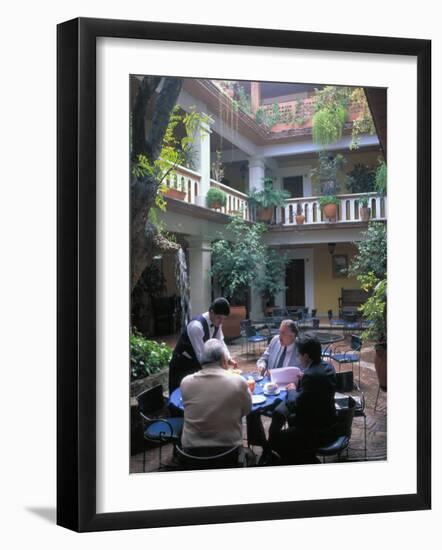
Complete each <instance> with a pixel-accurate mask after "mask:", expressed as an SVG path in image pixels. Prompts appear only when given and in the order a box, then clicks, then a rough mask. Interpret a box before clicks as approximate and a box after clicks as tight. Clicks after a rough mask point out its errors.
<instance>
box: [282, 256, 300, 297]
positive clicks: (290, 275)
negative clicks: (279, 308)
mask: <svg viewBox="0 0 442 550" xmlns="http://www.w3.org/2000/svg"><path fill="white" fill-rule="evenodd" d="M285 285H286V287H287V289H286V291H285V304H286V306H305V265H304V260H303V259H297V260H290V261H289V263H288V264H287V268H286V272H285Z"/></svg>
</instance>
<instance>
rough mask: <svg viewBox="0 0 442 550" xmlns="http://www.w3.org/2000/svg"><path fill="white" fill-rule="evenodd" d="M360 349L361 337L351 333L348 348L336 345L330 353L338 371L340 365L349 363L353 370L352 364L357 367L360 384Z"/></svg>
mask: <svg viewBox="0 0 442 550" xmlns="http://www.w3.org/2000/svg"><path fill="white" fill-rule="evenodd" d="M361 349H362V338H361V337H360V336H358V335H357V334H352V335H351V341H350V349H345V348H342V346H340V345H337V346H336V347H335V349H334V351H333V353H332V354H331V355H330V359H332V360H333V361H336V363H338V365H339V371H341V365H351V369H352V371H353V368H354V365H356V364H357V365H358V367H359V375H358V380H359V385H360V384H361Z"/></svg>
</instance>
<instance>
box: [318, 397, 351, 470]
mask: <svg viewBox="0 0 442 550" xmlns="http://www.w3.org/2000/svg"><path fill="white" fill-rule="evenodd" d="M355 406H356V402H355V400H354V399H353V398H352V397H351V396H349V399H348V407H346V408H343V409H340V410H337V411H336V414H337V420H336V424H335V425H334V426H333V427H332V429H331V431H332V432H334V433H335V435H336V438H335V439H334V440H333V441H332V442H331V443H329V444H328V445H323V446H321V447H319V448H318V449H317V450H316V454H317V455H319V456H321V457H322V462H324V463H325V457H326V456H333V455H338V460H339V462H340V461H341V455H342V453H343V452H344V451H345V450H346V451H347V456H348V445H349V443H350V438H351V427H352V424H353V418H354V414H355Z"/></svg>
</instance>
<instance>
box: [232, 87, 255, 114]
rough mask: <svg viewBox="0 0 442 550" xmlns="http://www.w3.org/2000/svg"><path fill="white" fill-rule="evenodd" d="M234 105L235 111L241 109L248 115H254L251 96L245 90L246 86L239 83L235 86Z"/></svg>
mask: <svg viewBox="0 0 442 550" xmlns="http://www.w3.org/2000/svg"><path fill="white" fill-rule="evenodd" d="M233 105H234V109H235V110H238V109H241V110H242V111H244V112H245V113H247V114H248V115H251V114H252V104H251V99H250V95H249V94H248V93H247V92H246V91H245V90H244V86H242V85H241V84H238V83H237V84H236V85H235V96H234V100H233Z"/></svg>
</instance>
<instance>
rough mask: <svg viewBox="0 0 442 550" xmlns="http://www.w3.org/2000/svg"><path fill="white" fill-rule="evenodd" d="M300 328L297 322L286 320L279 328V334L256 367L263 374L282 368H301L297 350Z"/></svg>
mask: <svg viewBox="0 0 442 550" xmlns="http://www.w3.org/2000/svg"><path fill="white" fill-rule="evenodd" d="M297 335H298V328H297V326H296V323H295V321H292V320H291V319H285V320H284V321H281V324H280V326H279V334H277V335H276V336H274V337H273V338H272V340H271V342H270V344H269V345H268V346H267V349H266V350H265V352H264V353H263V355H262V356H261V357H260V358H259V359H258V361H257V363H256V366H257V367H258V370H259V371H260V372H261V374H264V373H266V372H268V371H269V370H271V369H279V368H281V367H301V362H300V359H299V355H298V352H297V349H296V345H295V343H296V337H297Z"/></svg>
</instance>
